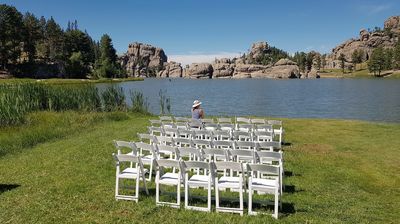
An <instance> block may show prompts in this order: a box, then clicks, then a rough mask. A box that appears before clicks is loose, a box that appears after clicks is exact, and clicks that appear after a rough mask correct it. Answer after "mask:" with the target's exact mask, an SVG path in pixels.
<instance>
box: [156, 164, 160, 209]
mask: <svg viewBox="0 0 400 224" xmlns="http://www.w3.org/2000/svg"><path fill="white" fill-rule="evenodd" d="M159 179H160V171H158V170H157V174H156V205H158V203H159V202H160V184H159Z"/></svg>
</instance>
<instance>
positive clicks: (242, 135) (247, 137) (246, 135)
mask: <svg viewBox="0 0 400 224" xmlns="http://www.w3.org/2000/svg"><path fill="white" fill-rule="evenodd" d="M232 135H233V139H234V140H237V141H251V140H252V139H253V137H252V135H251V132H249V131H233V132H232Z"/></svg>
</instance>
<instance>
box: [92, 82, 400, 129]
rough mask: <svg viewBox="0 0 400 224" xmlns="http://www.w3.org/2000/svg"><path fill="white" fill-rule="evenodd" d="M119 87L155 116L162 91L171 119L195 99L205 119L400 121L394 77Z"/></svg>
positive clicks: (186, 112) (398, 84) (184, 113)
mask: <svg viewBox="0 0 400 224" xmlns="http://www.w3.org/2000/svg"><path fill="white" fill-rule="evenodd" d="M107 85H110V84H98V87H99V88H104V87H105V86H107ZM118 85H119V86H122V87H123V89H124V91H125V93H126V94H127V95H129V94H128V93H129V90H137V91H142V92H143V94H144V95H145V96H146V97H147V98H148V101H149V103H150V110H151V112H153V113H156V114H158V113H160V104H159V99H160V97H159V95H158V94H159V91H160V89H162V90H166V95H167V96H168V97H170V98H171V110H172V113H173V114H174V115H175V116H189V115H190V108H191V106H192V103H193V100H194V99H199V100H200V101H202V102H203V105H202V106H203V108H204V109H205V112H206V115H207V114H208V115H217V116H225V115H229V116H245V115H256V116H271V117H300V118H341V119H358V120H370V121H385V122H400V80H394V79H392V80H390V79H314V80H300V79H296V80H271V79H243V80H233V79H217V80H215V79H211V80H210V79H207V80H190V79H171V80H169V79H146V80H145V81H143V82H124V83H120V84H118Z"/></svg>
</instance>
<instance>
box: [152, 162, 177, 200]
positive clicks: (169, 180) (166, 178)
mask: <svg viewBox="0 0 400 224" xmlns="http://www.w3.org/2000/svg"><path fill="white" fill-rule="evenodd" d="M155 164H156V167H157V172H156V205H157V206H159V205H168V206H171V207H174V208H179V207H180V204H181V184H182V181H183V179H182V173H181V172H182V166H181V164H180V162H179V161H178V160H169V159H157V160H155ZM165 168H173V169H174V170H178V172H177V173H174V172H173V173H171V172H165V173H164V172H163V171H164V169H165ZM161 172H162V173H161ZM160 185H168V186H176V191H177V192H176V201H177V202H176V203H172V202H166V201H160Z"/></svg>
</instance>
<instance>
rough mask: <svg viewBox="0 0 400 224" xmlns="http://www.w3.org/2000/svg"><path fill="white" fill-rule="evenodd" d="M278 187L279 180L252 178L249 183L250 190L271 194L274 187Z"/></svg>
mask: <svg viewBox="0 0 400 224" xmlns="http://www.w3.org/2000/svg"><path fill="white" fill-rule="evenodd" d="M277 186H279V178H278V177H277V178H273V179H265V178H253V179H252V181H251V188H252V190H259V191H264V192H271V193H273V190H274V189H275V187H277Z"/></svg>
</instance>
